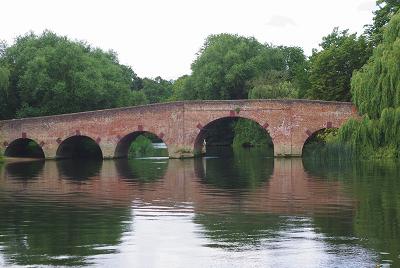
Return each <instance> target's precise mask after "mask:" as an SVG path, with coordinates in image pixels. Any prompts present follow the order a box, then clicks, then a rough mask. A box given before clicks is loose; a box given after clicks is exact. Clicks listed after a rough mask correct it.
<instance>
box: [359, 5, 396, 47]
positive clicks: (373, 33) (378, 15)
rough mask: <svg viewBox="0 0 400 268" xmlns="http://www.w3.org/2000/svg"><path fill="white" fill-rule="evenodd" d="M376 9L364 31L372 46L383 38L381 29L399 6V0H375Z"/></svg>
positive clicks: (382, 29)
mask: <svg viewBox="0 0 400 268" xmlns="http://www.w3.org/2000/svg"><path fill="white" fill-rule="evenodd" d="M376 5H377V6H378V9H377V10H376V11H374V18H373V23H372V24H370V25H366V31H365V33H366V34H367V36H368V37H369V40H370V42H371V44H372V46H373V47H376V46H377V45H378V44H380V43H381V42H382V40H383V31H384V28H385V26H386V25H387V24H388V23H389V21H390V19H391V18H392V16H393V15H394V14H396V12H397V11H398V10H399V8H400V1H399V0H377V1H376Z"/></svg>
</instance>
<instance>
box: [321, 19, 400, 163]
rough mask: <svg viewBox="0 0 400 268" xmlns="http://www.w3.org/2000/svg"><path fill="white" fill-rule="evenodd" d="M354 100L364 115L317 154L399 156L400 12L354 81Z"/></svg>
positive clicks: (365, 156) (347, 126)
mask: <svg viewBox="0 0 400 268" xmlns="http://www.w3.org/2000/svg"><path fill="white" fill-rule="evenodd" d="M351 91H352V95H353V102H354V103H355V104H356V106H357V107H358V109H359V111H360V113H361V114H362V115H363V118H362V120H355V119H351V120H349V121H348V122H346V123H345V124H344V125H343V126H342V127H341V128H340V129H339V131H338V133H337V135H336V136H335V137H334V138H332V139H330V140H329V141H327V142H325V144H324V146H321V148H320V149H319V151H318V154H316V155H319V154H321V153H322V154H323V155H325V156H328V155H330V156H332V155H336V156H337V157H339V158H346V159H349V158H354V157H355V158H363V159H371V158H378V159H382V158H400V13H399V12H398V13H397V14H395V15H394V16H393V17H392V19H391V21H390V22H389V24H388V25H387V27H386V29H385V30H384V37H383V41H382V43H381V44H380V45H379V46H377V47H376V48H375V50H374V52H373V55H372V57H371V58H370V59H369V61H368V62H367V64H365V65H364V66H363V67H362V69H361V70H360V71H358V72H355V73H354V75H353V78H352V81H351Z"/></svg>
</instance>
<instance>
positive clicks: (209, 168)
mask: <svg viewBox="0 0 400 268" xmlns="http://www.w3.org/2000/svg"><path fill="white" fill-rule="evenodd" d="M0 215H1V216H0V266H2V267H32V266H34V267H36V266H57V265H61V266H88V267H133V266H135V267H296V268H297V267H377V266H378V265H380V266H382V267H399V266H400V164H399V163H398V162H397V163H396V162H383V161H381V162H362V161H356V162H353V163H338V162H334V161H331V162H326V161H325V162H324V161H323V160H321V161H316V160H304V159H301V158H288V159H285V158H275V159H274V158H271V157H268V156H266V155H264V154H263V153H262V152H259V151H257V150H254V149H253V150H240V151H239V152H234V153H233V152H229V153H227V154H215V155H212V154H211V155H209V156H207V157H203V158H199V159H187V160H168V159H166V158H162V157H153V158H147V159H134V160H106V161H88V160H86V161H84V160H79V161H77V160H62V161H23V162H7V163H5V164H3V165H2V166H1V167H0Z"/></svg>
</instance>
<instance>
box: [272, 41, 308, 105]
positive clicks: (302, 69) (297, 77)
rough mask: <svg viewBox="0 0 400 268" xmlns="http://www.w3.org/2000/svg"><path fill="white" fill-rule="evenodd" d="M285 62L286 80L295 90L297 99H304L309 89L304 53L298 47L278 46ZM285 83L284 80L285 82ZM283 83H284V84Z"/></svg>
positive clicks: (306, 61) (306, 62)
mask: <svg viewBox="0 0 400 268" xmlns="http://www.w3.org/2000/svg"><path fill="white" fill-rule="evenodd" d="M279 49H280V50H281V51H282V53H283V56H284V62H285V72H286V73H287V80H288V82H290V83H291V84H292V85H293V86H294V87H295V88H297V95H296V97H297V98H304V96H305V95H306V92H307V90H308V89H309V87H310V81H309V78H308V60H307V57H306V56H305V55H304V51H303V49H302V48H299V47H286V46H280V47H279ZM285 81H286V80H285ZM285 81H284V82H285Z"/></svg>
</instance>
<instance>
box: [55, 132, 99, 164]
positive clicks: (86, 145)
mask: <svg viewBox="0 0 400 268" xmlns="http://www.w3.org/2000/svg"><path fill="white" fill-rule="evenodd" d="M56 158H58V159H79V158H86V159H102V158H103V153H102V151H101V149H100V146H99V145H98V144H97V143H96V142H95V141H94V140H93V139H92V138H89V137H87V136H80V135H78V136H72V137H69V138H67V139H65V140H64V141H63V142H62V143H61V144H60V145H59V146H58V149H57V153H56Z"/></svg>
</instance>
